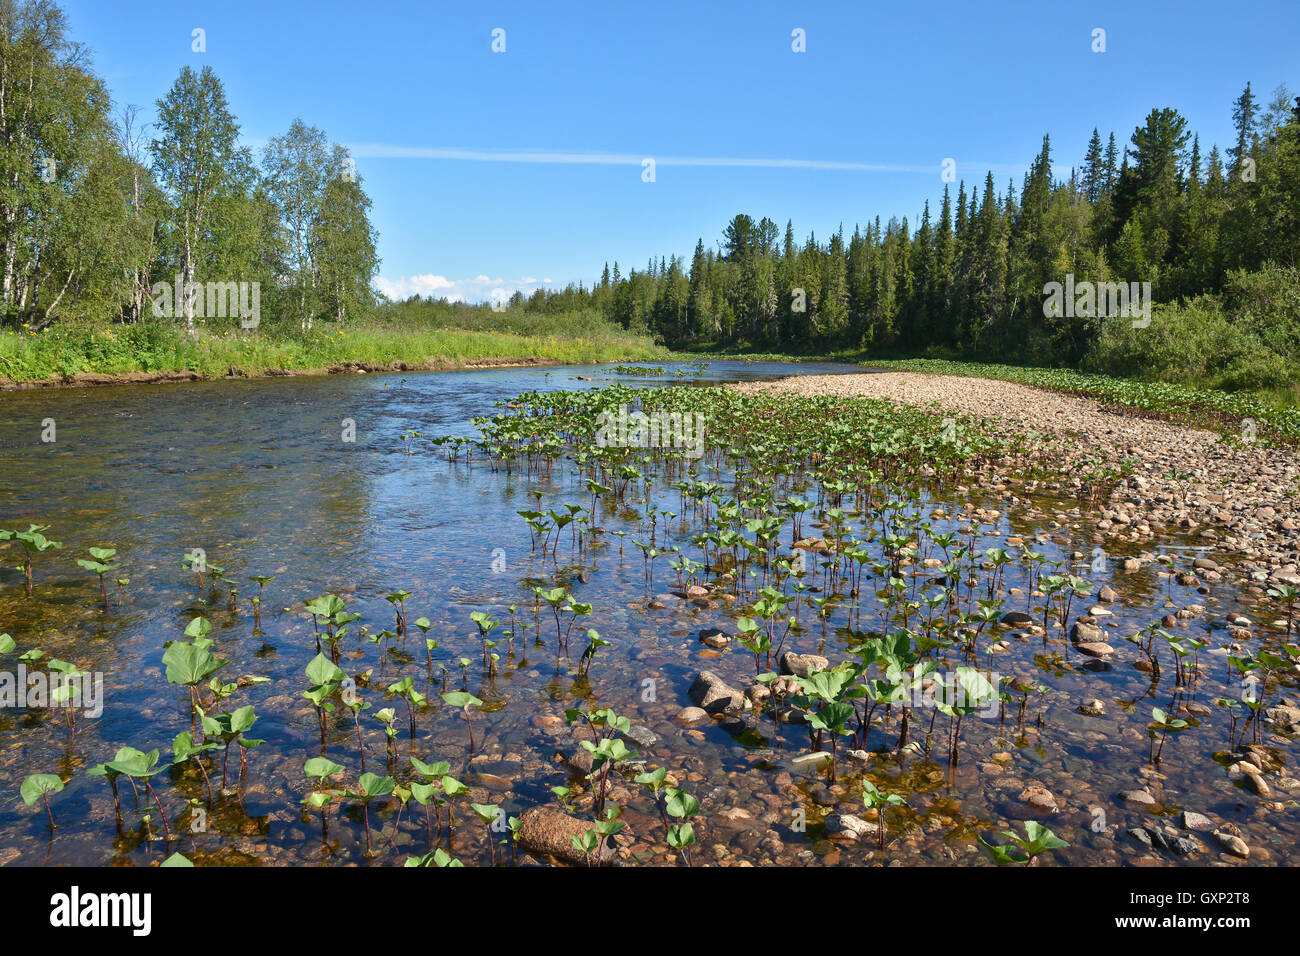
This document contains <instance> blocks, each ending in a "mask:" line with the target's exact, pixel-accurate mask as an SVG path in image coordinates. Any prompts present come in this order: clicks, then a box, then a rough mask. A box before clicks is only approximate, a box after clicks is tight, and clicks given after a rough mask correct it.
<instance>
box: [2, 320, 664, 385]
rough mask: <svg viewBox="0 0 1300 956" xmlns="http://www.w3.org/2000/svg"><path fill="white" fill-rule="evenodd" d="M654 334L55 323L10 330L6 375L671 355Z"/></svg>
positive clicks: (62, 376)
mask: <svg viewBox="0 0 1300 956" xmlns="http://www.w3.org/2000/svg"><path fill="white" fill-rule="evenodd" d="M667 355H668V352H667V350H666V349H663V348H661V347H659V346H656V345H655V344H654V343H653V342H652V341H651V340H650V339H648V338H646V337H643V336H637V335H632V334H629V333H626V332H622V331H621V330H617V329H614V328H612V327H608V326H604V327H600V326H596V327H591V328H590V329H584V330H583V331H581V332H578V333H576V334H567V333H561V332H552V333H537V334H524V333H519V332H513V331H476V330H470V329H414V328H403V327H394V326H393V325H390V324H385V323H373V324H367V325H361V326H358V327H346V326H345V327H342V328H340V327H338V326H335V325H333V324H329V325H324V324H322V325H318V326H317V328H316V329H315V330H313V331H312V332H310V333H307V334H305V335H304V334H301V333H299V332H297V331H296V330H295V331H293V332H279V333H277V332H274V331H263V330H261V329H259V330H256V331H254V332H251V333H250V332H235V331H228V332H224V333H215V332H207V331H198V332H196V334H194V335H190V334H187V333H186V332H185V331H184V330H183V329H181V328H180V327H178V326H176V325H174V324H172V323H158V322H142V323H138V324H134V325H112V326H108V327H104V326H98V327H94V328H88V327H79V326H74V325H68V326H54V327H52V328H50V329H47V330H46V331H44V332H42V333H41V334H39V335H29V334H21V335H20V334H17V333H13V332H10V333H6V334H2V335H0V379H5V378H7V379H8V380H10V381H12V382H15V383H21V382H39V381H45V382H56V383H57V382H67V381H70V380H71V379H72V378H73V377H74V376H76V375H77V374H78V373H93V374H98V375H111V376H129V375H133V374H137V373H141V374H146V375H147V374H163V373H168V372H192V373H194V374H197V375H199V376H200V377H203V378H220V377H222V376H225V375H227V374H229V373H230V370H231V369H232V368H233V369H238V374H243V375H249V376H257V375H265V374H267V373H268V372H269V371H274V370H286V371H292V372H300V373H324V372H327V371H329V370H330V368H331V367H334V366H340V365H344V364H355V365H361V366H364V367H367V368H370V369H382V368H389V367H391V366H393V365H394V364H396V363H399V362H403V363H406V364H407V365H408V366H411V367H417V368H419V367H426V366H431V367H440V368H455V367H458V366H464V365H467V364H491V363H496V362H500V363H510V362H515V361H539V362H556V363H568V364H587V363H595V362H621V361H647V360H662V359H664V358H666V357H667Z"/></svg>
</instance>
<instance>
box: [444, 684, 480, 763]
mask: <svg viewBox="0 0 1300 956" xmlns="http://www.w3.org/2000/svg"><path fill="white" fill-rule="evenodd" d="M442 700H443V703H445V704H446V705H447V706H448V707H455V708H457V709H459V710H460V711H461V712H462V713H463V714H464V715H465V726H466V727H468V728H469V752H470V753H473V752H474V722H473V721H472V720H471V719H470V709H471V708H473V707H482V706H483V701H481V700H479V699H478V698H477V697H475V696H474V695H473V694H471V693H469V692H468V691H463V690H451V691H447V692H445V693H444V694H443V695H442Z"/></svg>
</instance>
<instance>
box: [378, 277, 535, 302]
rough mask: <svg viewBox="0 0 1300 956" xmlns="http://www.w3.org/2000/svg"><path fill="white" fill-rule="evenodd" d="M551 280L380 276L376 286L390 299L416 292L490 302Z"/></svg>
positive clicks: (528, 292) (457, 299)
mask: <svg viewBox="0 0 1300 956" xmlns="http://www.w3.org/2000/svg"><path fill="white" fill-rule="evenodd" d="M550 281H551V280H550V279H542V280H538V279H535V278H533V277H531V276H526V277H524V278H522V279H505V278H500V277H498V278H495V279H493V278H491V277H490V276H486V275H477V276H474V277H473V278H472V279H449V278H447V277H446V276H440V275H433V274H432V273H426V274H424V275H414V276H396V277H388V276H378V277H377V278H376V279H375V288H376V289H378V290H379V291H380V292H382V293H383V294H384V295H386V296H388V298H390V299H393V300H397V301H400V300H402V299H408V298H410V297H411V296H413V295H421V296H432V297H433V298H435V299H440V298H441V299H446V300H447V301H448V302H489V301H495V300H497V299H502V300H504V299H509V298H510V297H511V296H512V295H514V294H515V292H522V293H523V294H524V295H530V294H532V292H534V291H535V290H536V289H537V288H538V287H539V286H541V285H543V284H545V283H548V282H550Z"/></svg>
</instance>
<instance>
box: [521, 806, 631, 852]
mask: <svg viewBox="0 0 1300 956" xmlns="http://www.w3.org/2000/svg"><path fill="white" fill-rule="evenodd" d="M592 827H593V824H592V822H591V821H590V820H579V819H578V818H577V817H571V816H569V815H568V814H567V813H564V812H563V811H561V810H558V809H556V808H555V807H532V808H531V809H528V810H525V811H524V812H523V813H522V814H521V815H520V817H519V845H520V846H522V847H523V848H524V849H525V850H527V851H528V852H529V853H533V854H536V855H539V856H548V857H552V858H554V859H556V860H559V861H561V862H564V863H575V864H586V863H590V862H592V860H591V859H590V858H588V857H587V856H586V855H585V854H583V853H582V852H581V851H580V850H579V849H578V848H577V847H575V846H574V845H573V837H575V836H576V837H581V836H582V835H583V834H584V833H586V832H587V831H588V830H590V829H592ZM624 832H626V830H624ZM614 853H615V851H614V848H613V847H612V846H610V845H608V844H602V845H601V846H600V848H599V849H597V850H596V852H595V853H594V854H592V855H593V856H594V857H596V862H602V863H603V862H605V861H606V860H609V859H611V858H612V857H613V856H614Z"/></svg>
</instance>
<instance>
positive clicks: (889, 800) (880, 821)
mask: <svg viewBox="0 0 1300 956" xmlns="http://www.w3.org/2000/svg"><path fill="white" fill-rule="evenodd" d="M862 805H863V806H865V807H866V808H867V809H868V810H875V811H876V839H877V845H878V848H879V850H880V852H881V853H882V854H883V853H884V852H885V831H886V829H887V828H888V826H889V823H888V821H887V820H886V819H885V811H886V810H888V809H889V808H890V807H905V806H907V801H906V800H904V799H903V798H902V796H901V795H899V794H897V793H888V792H886V791H884V790H881V789H880V788H879V787H877V786H876V785H875V784H874V783H872V782H871V781H870V780H863V781H862ZM882 862H883V861H882Z"/></svg>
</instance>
